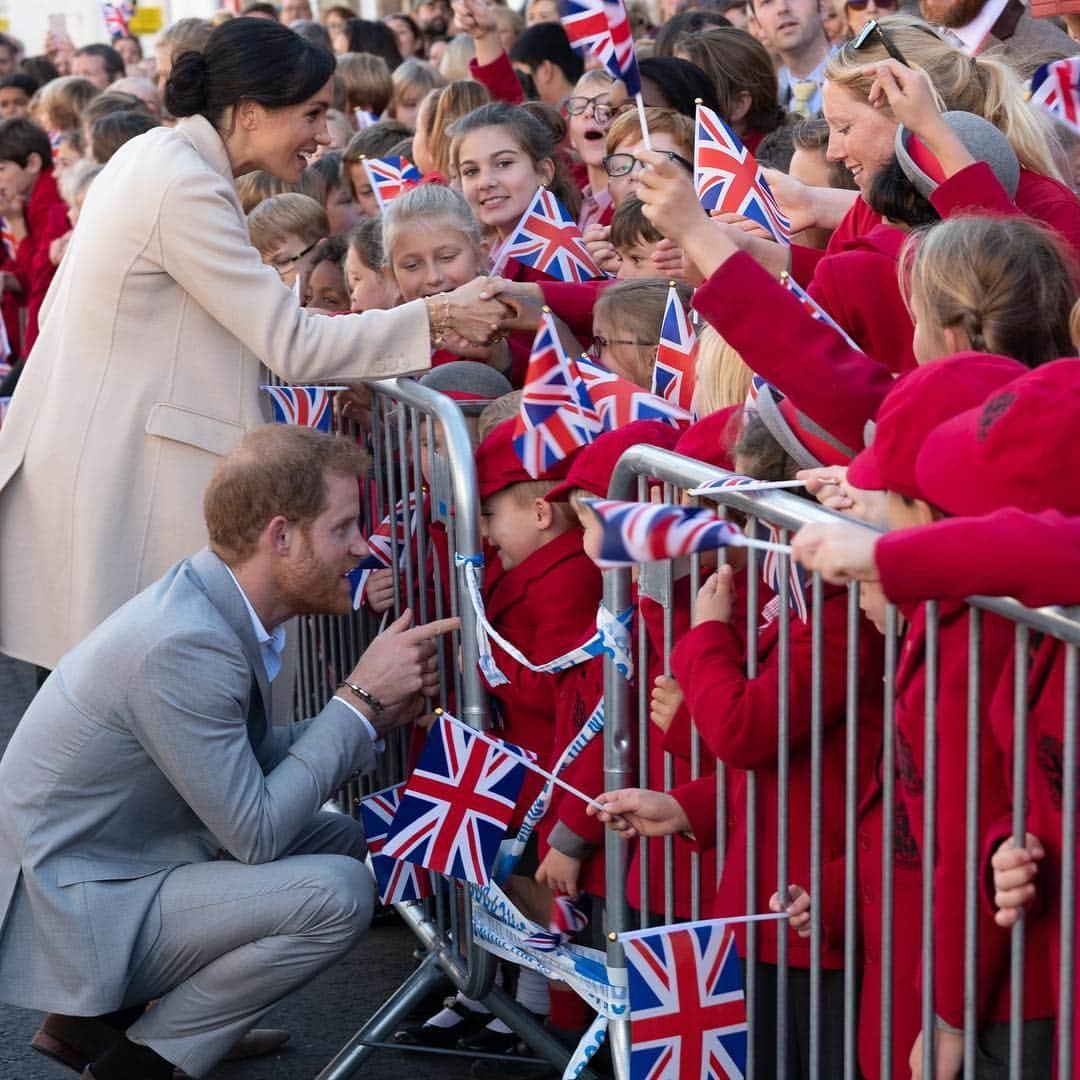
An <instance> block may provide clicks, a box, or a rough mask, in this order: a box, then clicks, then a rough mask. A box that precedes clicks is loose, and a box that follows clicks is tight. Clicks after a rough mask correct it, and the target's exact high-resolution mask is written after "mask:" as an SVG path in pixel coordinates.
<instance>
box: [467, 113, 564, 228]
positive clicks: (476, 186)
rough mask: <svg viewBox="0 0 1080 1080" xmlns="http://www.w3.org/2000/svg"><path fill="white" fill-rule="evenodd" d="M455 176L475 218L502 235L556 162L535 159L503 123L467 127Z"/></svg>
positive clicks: (546, 180)
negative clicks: (469, 129) (482, 126)
mask: <svg viewBox="0 0 1080 1080" xmlns="http://www.w3.org/2000/svg"><path fill="white" fill-rule="evenodd" d="M457 157H458V177H459V180H460V183H461V193H462V195H464V196H465V198H466V200H467V201H468V203H469V206H470V207H471V208H472V212H473V213H474V214H475V215H476V218H477V220H478V221H479V222H480V223H481V224H482V225H484V226H485V227H486V228H489V229H494V230H495V231H496V232H497V233H498V234H499V236H500V237H503V236H505V235H506V234H507V233H508V232H510V230H511V229H513V227H514V226H515V225H516V224H517V223H518V221H519V220H520V218H521V215H522V214H524V213H525V211H526V210H527V209H528V206H529V203H530V202H531V201H532V199H533V196H534V195H535V194H536V189H537V188H539V187H542V186H545V185H547V184H549V183H550V182H551V180H552V178H553V177H554V175H555V163H554V162H553V161H552V160H551V159H550V158H544V159H543V160H541V161H540V162H538V163H534V162H533V159H532V158H531V157H530V156H529V154H528V153H527V152H526V150H525V148H524V147H523V146H521V145H520V144H519V143H518V141H517V139H516V138H515V137H514V133H513V132H512V131H511V130H510V129H509V128H506V127H502V126H493V127H485V128H479V129H477V130H476V131H470V132H469V133H468V134H467V135H465V136H463V137H462V140H461V144H460V146H459V148H458V155H457Z"/></svg>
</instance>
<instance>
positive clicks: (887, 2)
mask: <svg viewBox="0 0 1080 1080" xmlns="http://www.w3.org/2000/svg"><path fill="white" fill-rule="evenodd" d="M869 3H870V0H847V2H846V3H845V5H844V6H845V7H849V8H851V10H852V11H862V10H863V8H865V7H866V5H867V4H869ZM896 5H897V0H875V4H874V6H875V7H877V8H878V9H879V10H881V11H895V10H896Z"/></svg>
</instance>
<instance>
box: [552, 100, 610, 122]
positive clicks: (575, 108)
mask: <svg viewBox="0 0 1080 1080" xmlns="http://www.w3.org/2000/svg"><path fill="white" fill-rule="evenodd" d="M603 98H607V100H606V101H603V103H601V99H603ZM565 104H566V112H567V115H568V116H580V115H581V114H582V113H587V112H588V111H589V106H590V105H591V106H592V114H593V119H594V120H595V121H596V122H597V123H598V124H606V123H607V122H608V121H609V120H611V119H613V118H614V116H615V114H616V113H617V112H618V111H619V110H618V109H617V108H616V107H615V106H614V105H612V104H611V99H610V98H608V95H607V94H597V95H596V97H568V98H567V99H566V102H565Z"/></svg>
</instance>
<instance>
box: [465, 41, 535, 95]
mask: <svg viewBox="0 0 1080 1080" xmlns="http://www.w3.org/2000/svg"><path fill="white" fill-rule="evenodd" d="M469 74H470V75H471V76H472V77H473V78H474V79H475V80H476V81H477V82H478V83H480V85H481V86H483V87H485V88H486V90H487V92H488V93H489V94H490V95H491V97H492V100H493V101H506V102H509V103H510V104H511V105H520V104H521V102H523V101H524V100H525V91H524V90H522V89H521V83H520V82H518V77H517V74H516V73H515V71H514V65H513V64H511V63H510V57H509V56H507V55H506V53H505V52H503V53H500V54H499V58H498V60H492V61H491V63H490V64H478V63H477V62H476V57H475V56H474V57H473V58H472V59H471V60H470V61H469Z"/></svg>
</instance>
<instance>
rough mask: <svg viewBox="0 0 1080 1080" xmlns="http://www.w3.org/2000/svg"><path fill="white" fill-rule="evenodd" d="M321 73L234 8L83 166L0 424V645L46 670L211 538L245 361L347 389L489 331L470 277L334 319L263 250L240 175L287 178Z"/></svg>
mask: <svg viewBox="0 0 1080 1080" xmlns="http://www.w3.org/2000/svg"><path fill="white" fill-rule="evenodd" d="M333 66H334V61H333V58H332V57H331V56H330V55H329V54H328V53H326V52H324V51H323V50H320V49H319V48H318V47H316V46H314V45H312V44H310V43H309V42H306V41H304V40H303V39H302V38H300V37H299V36H298V35H296V34H294V33H293V32H292V31H290V30H287V29H285V28H284V27H282V26H279V25H277V24H275V23H271V22H268V21H266V20H262V19H234V20H232V21H230V22H227V23H225V24H224V25H222V26H220V27H218V28H217V29H216V30H215V31H214V34H213V35H212V37H211V39H210V42H209V45H208V47H207V49H206V52H205V53H203V54H202V55H201V56H200V55H199V54H196V53H186V54H183V55H182V56H180V57H178V58H177V62H176V64H175V66H174V68H173V72H172V75H171V78H170V81H169V85H168V88H167V89H166V102H167V104H168V107H169V109H170V111H171V112H172V114H173V115H174V116H179V117H182V118H183V119H181V120H180V121H179V122H178V124H177V125H176V127H174V128H171V129H168V128H161V129H157V130H155V131H152V132H148V133H147V134H146V135H144V136H141V137H140V138H138V139H135V140H132V141H131V142H129V143H128V144H127V145H126V146H124V147H123V148H121V150H120V151H119V152H118V153H117V154H116V155H115V157H114V158H113V159H112V160H111V161H110V162H109V164H108V166H107V167H106V169H105V171H104V172H102V174H101V175H100V176H99V177H98V178H97V179H96V180H95V182H94V185H93V188H92V189H91V191H90V193H89V196H88V198H87V200H86V205H85V207H84V209H83V212H82V215H81V217H80V220H79V227H78V229H76V230H75V233H74V235H73V236H72V239H71V244H70V246H69V248H68V251H67V254H66V255H65V256H64V260H63V262H62V263H61V265H60V268H59V271H58V273H57V275H56V278H55V280H54V282H53V285H52V287H51V289H50V291H49V294H48V296H47V298H46V301H45V305H44V306H43V308H42V315H41V317H42V330H41V336H40V337H39V338H38V341H37V344H36V346H35V348H34V350H33V353H32V354H31V356H30V358H29V360H28V362H27V364H26V368H25V371H24V373H23V376H22V379H21V381H20V384H19V387H18V390H17V391H16V393H15V396H14V398H13V400H12V404H11V408H10V411H9V413H8V417H7V419H6V420H5V423H4V426H3V430H2V432H0V652H3V653H6V654H8V655H10V656H14V657H17V658H20V659H24V660H28V661H30V662H32V663H35V664H38V665H41V666H43V667H49V668H51V667H53V666H55V664H56V661H57V660H58V658H59V657H60V656H61V655H62V654H63V653H64V652H66V651H67V650H68V649H69V648H71V646H73V645H74V644H75V643H76V642H78V641H79V640H80V639H81V638H82V637H84V636H85V635H86V634H87V633H88V632H89V631H90V630H91V629H93V628H94V627H95V626H96V625H97V624H98V623H99V622H101V621H102V620H103V619H105V618H106V617H107V616H108V615H109V614H110V613H111V612H112V611H114V610H115V609H116V608H117V607H119V606H120V605H121V604H122V603H124V602H125V601H126V600H128V599H130V598H131V597H132V596H134V595H135V594H136V593H137V592H139V591H140V590H141V589H143V588H144V587H145V586H146V585H148V584H149V583H150V582H152V581H154V580H155V579H156V578H158V577H159V576H160V575H161V574H162V573H163V572H164V571H165V569H166V568H167V567H168V566H170V565H171V564H172V563H174V562H176V561H177V560H178V559H181V558H183V557H185V556H187V555H190V554H191V553H193V552H194V551H196V550H198V549H199V548H200V547H202V546H203V545H204V544H205V542H206V537H205V529H204V525H203V518H202V512H201V505H202V493H203V489H204V487H205V486H206V483H207V481H208V480H209V477H210V474H211V472H212V471H213V468H214V465H215V464H216V462H217V460H218V458H219V457H221V456H222V455H224V454H226V453H227V452H228V451H229V450H230V449H231V448H232V447H233V446H234V445H235V443H236V442H237V441H238V440H239V439H240V437H241V436H242V435H243V434H244V432H245V431H247V430H248V429H249V428H251V427H253V426H255V425H257V424H260V423H264V422H265V420H266V416H265V415H264V414H263V412H262V411H261V410H262V403H261V402H260V393H259V384H260V382H261V378H260V361H262V362H263V363H265V364H266V365H267V366H268V367H269V368H270V369H271V370H272V371H274V372H276V373H277V374H278V375H279V376H281V378H282V379H283V380H285V381H286V382H289V383H294V382H295V383H304V382H307V383H319V382H358V381H360V380H362V379H371V378H380V377H387V376H392V375H399V374H402V373H405V372H413V371H419V370H422V369H424V368H427V367H428V366H429V364H430V355H431V339H432V336H435V337H436V338H438V337H439V335H440V334H441V333H442V332H443V331H451V330H456V331H457V332H458V333H460V334H461V335H463V336H464V337H467V338H469V339H470V340H473V341H475V342H477V343H481V342H483V341H485V340H486V339H487V337H488V336H489V335H490V334H492V333H493V332H494V331H495V330H497V322H498V315H499V313H500V312H501V311H502V308H501V306H500V305H499V304H498V303H497V302H495V301H489V302H487V304H481V303H479V302H477V300H476V299H475V296H476V294H477V293H478V292H479V290H480V288H481V287H482V286H483V279H480V280H478V281H477V282H474V283H472V284H471V285H467V286H464V287H463V289H460V290H458V291H457V292H456V293H451V294H446V295H444V296H440V297H435V298H429V299H428V300H427V301H423V300H418V301H414V302H412V303H409V304H405V305H403V306H401V307H398V308H396V309H394V310H392V311H372V312H367V313H365V314H363V315H349V316H341V317H337V318H330V317H327V316H319V315H314V314H309V313H308V312H306V311H304V310H303V309H302V308H300V307H299V306H298V302H297V299H296V297H295V296H294V295H293V293H292V292H291V291H290V290H289V289H287V288H286V287H285V286H284V285H283V284H282V283H281V281H280V279H279V278H278V275H277V274H276V272H275V271H274V270H273V269H271V268H270V267H268V266H264V265H263V264H262V263H261V262H260V259H259V256H258V254H257V253H256V251H255V249H254V248H253V247H252V246H251V244H250V241H249V239H248V235H247V228H246V226H245V221H244V215H243V212H242V211H241V208H240V204H239V202H238V201H237V198H236V193H235V190H234V186H233V178H234V177H235V176H237V175H240V174H241V173H243V172H247V171H249V170H251V169H266V170H268V171H270V172H272V173H274V174H275V175H277V176H279V177H281V178H283V179H287V180H295V179H297V178H298V177H299V174H300V172H301V170H302V169H303V167H304V164H305V155H306V154H308V153H312V152H314V151H315V150H316V148H317V146H318V145H319V144H322V143H326V142H327V141H328V136H327V130H326V119H325V114H326V109H327V108H328V107H329V104H330V76H331V75H332V73H333ZM102 675H103V677H106V678H107V677H108V673H107V672H103V673H102Z"/></svg>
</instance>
